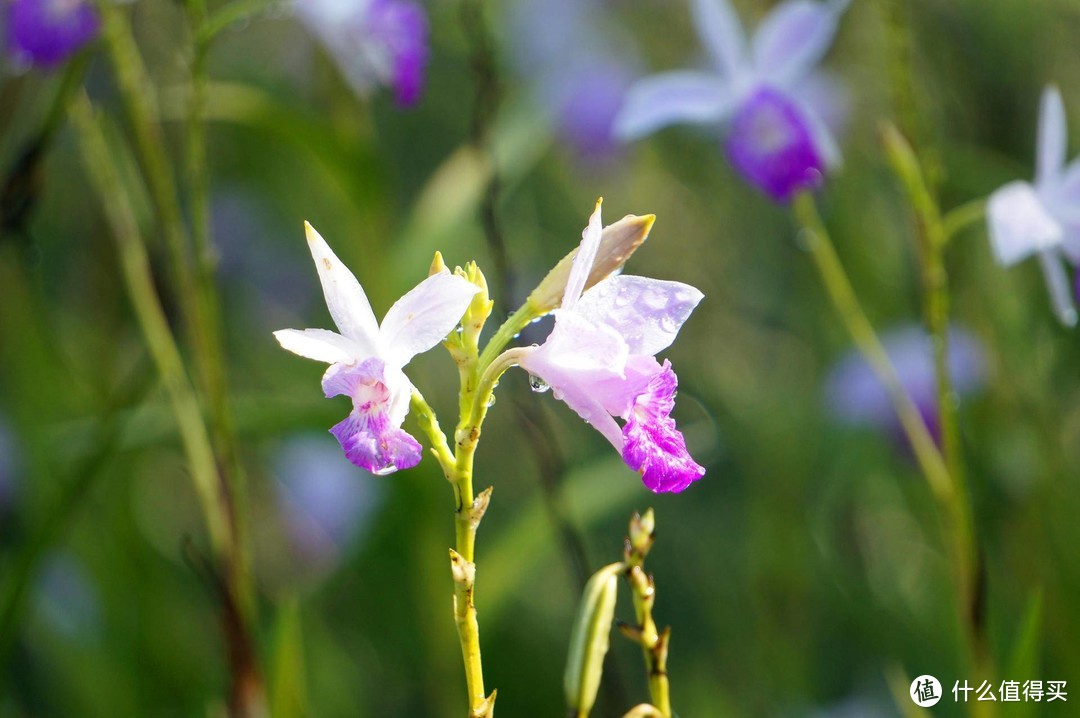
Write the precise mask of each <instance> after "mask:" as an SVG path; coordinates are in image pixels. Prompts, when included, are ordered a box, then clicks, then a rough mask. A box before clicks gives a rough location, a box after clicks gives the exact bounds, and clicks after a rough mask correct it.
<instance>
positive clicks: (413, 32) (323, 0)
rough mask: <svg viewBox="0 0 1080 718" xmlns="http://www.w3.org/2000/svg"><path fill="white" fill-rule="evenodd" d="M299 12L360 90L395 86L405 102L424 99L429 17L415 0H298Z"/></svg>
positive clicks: (361, 92)
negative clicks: (413, 0) (421, 95)
mask: <svg viewBox="0 0 1080 718" xmlns="http://www.w3.org/2000/svg"><path fill="white" fill-rule="evenodd" d="M295 7H296V13H297V15H298V17H299V18H300V20H301V22H303V23H304V24H305V25H306V26H307V27H308V29H309V30H311V32H312V33H313V34H314V35H315V36H316V37H318V38H319V41H320V42H322V44H323V45H324V46H325V47H326V49H327V51H328V52H329V53H330V54H331V55H333V57H334V60H335V61H336V62H337V64H338V67H339V68H340V69H341V72H342V74H343V75H344V76H345V79H346V80H347V81H348V83H349V84H350V85H352V87H353V89H354V90H355V91H356V92H357V94H359V95H361V96H367V95H369V94H370V93H371V92H372V90H373V89H374V88H375V87H376V86H378V85H384V86H387V87H392V88H393V90H394V97H395V99H396V100H397V102H398V104H399V105H402V106H405V107H407V106H410V105H413V104H415V103H416V101H417V100H419V99H420V94H421V92H422V90H423V87H424V70H425V68H426V66H427V60H428V23H427V15H426V14H425V13H424V9H423V8H422V7H421V6H420V5H419V4H418V3H416V2H412V1H411V0H296V5H295Z"/></svg>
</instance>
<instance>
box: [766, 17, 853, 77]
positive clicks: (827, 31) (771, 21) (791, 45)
mask: <svg viewBox="0 0 1080 718" xmlns="http://www.w3.org/2000/svg"><path fill="white" fill-rule="evenodd" d="M847 5H848V0H834V1H833V2H827V3H821V2H815V1H814V0H786V2H783V3H781V4H780V5H777V6H776V8H775V9H773V11H772V12H770V13H769V14H768V15H767V16H766V17H765V19H764V20H763V21H762V22H761V25H760V26H759V27H758V30H757V32H756V33H755V34H754V39H753V57H754V68H755V69H756V70H757V72H758V73H759V74H760V75H761V76H762V77H767V78H770V79H771V80H773V81H775V82H778V83H780V84H783V85H786V84H788V83H790V82H793V81H795V80H797V79H799V78H800V77H802V76H804V75H805V74H806V73H807V72H809V71H810V69H812V68H813V66H814V65H816V64H817V63H818V61H819V60H821V57H822V55H824V54H825V52H826V51H827V50H828V49H829V45H830V44H832V40H833V37H834V36H835V35H836V26H837V20H838V19H839V18H840V14H841V13H843V11H844V10H845V9H846V8H847Z"/></svg>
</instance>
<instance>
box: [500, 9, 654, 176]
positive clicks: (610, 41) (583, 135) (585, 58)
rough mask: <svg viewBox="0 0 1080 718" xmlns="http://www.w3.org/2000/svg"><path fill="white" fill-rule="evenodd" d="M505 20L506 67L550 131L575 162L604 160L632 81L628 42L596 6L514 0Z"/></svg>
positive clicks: (633, 62)
mask: <svg viewBox="0 0 1080 718" xmlns="http://www.w3.org/2000/svg"><path fill="white" fill-rule="evenodd" d="M507 16H508V19H509V28H508V33H509V35H510V36H511V37H512V38H513V42H512V43H510V49H511V52H512V59H513V61H514V64H515V66H516V67H517V69H518V72H519V73H520V74H522V75H523V76H525V77H526V78H528V79H529V80H530V81H531V82H532V83H533V85H534V87H535V90H534V92H535V94H536V96H537V100H538V102H539V104H540V106H541V108H543V112H545V113H546V114H547V115H548V119H549V121H550V122H551V124H552V126H553V128H554V130H555V131H556V132H557V133H558V135H559V136H560V138H561V139H563V140H564V141H566V142H568V143H569V144H570V145H571V146H572V149H573V151H574V152H575V153H576V155H577V156H578V157H579V158H582V159H586V160H590V161H596V160H600V161H603V160H607V159H609V158H611V157H612V155H613V154H614V153H615V151H616V150H617V149H618V147H619V143H618V140H617V138H616V137H615V135H614V131H613V126H614V121H615V116H616V114H617V113H618V111H619V108H620V107H621V106H622V103H623V100H624V97H625V93H626V90H627V88H629V87H630V85H631V84H632V83H633V81H634V80H635V79H636V78H637V77H638V75H639V72H638V69H637V68H638V65H639V62H638V58H637V52H636V50H635V48H634V45H633V40H632V38H629V37H621V36H618V32H617V28H615V27H614V26H613V24H612V22H611V15H610V13H609V12H607V11H606V9H605V8H604V7H603V6H602V4H600V3H598V2H596V0H522V1H521V2H518V3H516V4H515V5H514V7H513V8H512V10H511V11H510V12H509V13H507ZM553 27H557V28H559V29H558V31H556V32H550V31H545V30H542V29H540V28H553Z"/></svg>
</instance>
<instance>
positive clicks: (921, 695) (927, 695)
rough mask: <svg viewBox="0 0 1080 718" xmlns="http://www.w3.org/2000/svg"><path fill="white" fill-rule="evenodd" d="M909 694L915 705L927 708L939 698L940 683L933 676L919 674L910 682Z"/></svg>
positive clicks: (935, 703)
mask: <svg viewBox="0 0 1080 718" xmlns="http://www.w3.org/2000/svg"><path fill="white" fill-rule="evenodd" d="M909 695H910V696H911V700H913V701H915V705H917V706H920V707H922V708H929V707H930V706H933V705H937V702H938V701H940V700H941V683H940V682H939V681H938V679H937V678H934V677H933V676H919V677H918V678H916V679H915V680H913V681H912V682H911V692H910V693H909Z"/></svg>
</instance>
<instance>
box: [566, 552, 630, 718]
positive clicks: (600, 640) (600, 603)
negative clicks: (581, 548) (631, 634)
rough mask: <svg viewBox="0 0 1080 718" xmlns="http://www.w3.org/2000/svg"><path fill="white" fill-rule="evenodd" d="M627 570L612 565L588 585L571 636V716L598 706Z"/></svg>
mask: <svg viewBox="0 0 1080 718" xmlns="http://www.w3.org/2000/svg"><path fill="white" fill-rule="evenodd" d="M625 569H626V565H625V564H623V563H613V564H610V565H608V566H605V567H604V568H602V569H600V570H599V571H597V572H596V573H595V574H593V576H592V578H590V579H589V582H588V583H587V584H585V591H584V592H583V593H582V596H581V604H580V605H579V607H578V614H577V619H576V620H575V621H574V630H573V633H571V634H570V653H569V655H568V656H567V658H566V673H565V674H564V675H563V688H564V690H565V691H566V702H567V705H568V706H569V707H570V710H571V712H576V713H578V714H581V715H588V714H589V711H591V710H592V707H593V704H594V703H596V694H597V691H599V689H600V678H601V677H602V675H603V672H604V656H605V655H607V652H608V645H609V638H610V635H611V623H612V620H613V619H614V617H615V597H616V595H617V592H618V578H619V574H620V573H622V572H623V571H624V570H625Z"/></svg>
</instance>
